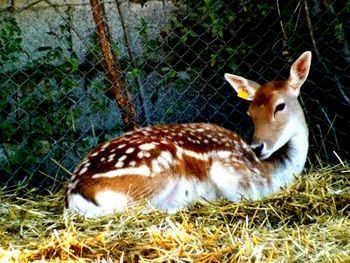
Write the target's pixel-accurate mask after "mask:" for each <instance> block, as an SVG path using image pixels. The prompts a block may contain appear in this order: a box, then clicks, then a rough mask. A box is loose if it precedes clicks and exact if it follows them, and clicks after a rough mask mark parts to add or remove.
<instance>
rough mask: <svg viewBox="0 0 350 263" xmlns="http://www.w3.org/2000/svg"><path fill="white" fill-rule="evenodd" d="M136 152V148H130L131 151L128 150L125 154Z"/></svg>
mask: <svg viewBox="0 0 350 263" xmlns="http://www.w3.org/2000/svg"><path fill="white" fill-rule="evenodd" d="M134 151H135V148H133V147H130V148H129V149H127V150H126V151H125V153H132V152H134Z"/></svg>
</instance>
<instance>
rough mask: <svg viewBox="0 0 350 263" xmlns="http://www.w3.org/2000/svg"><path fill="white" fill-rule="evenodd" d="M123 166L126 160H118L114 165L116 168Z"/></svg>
mask: <svg viewBox="0 0 350 263" xmlns="http://www.w3.org/2000/svg"><path fill="white" fill-rule="evenodd" d="M123 166H124V162H123V161H118V162H117V163H116V164H115V165H114V167H115V168H122V167H123Z"/></svg>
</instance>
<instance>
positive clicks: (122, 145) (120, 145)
mask: <svg viewBox="0 0 350 263" xmlns="http://www.w3.org/2000/svg"><path fill="white" fill-rule="evenodd" d="M125 146H126V143H123V144H119V145H118V146H117V148H118V149H121V148H124V147H125Z"/></svg>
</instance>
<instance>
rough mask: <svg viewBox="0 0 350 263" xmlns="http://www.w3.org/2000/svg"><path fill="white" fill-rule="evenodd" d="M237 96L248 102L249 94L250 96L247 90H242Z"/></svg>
mask: <svg viewBox="0 0 350 263" xmlns="http://www.w3.org/2000/svg"><path fill="white" fill-rule="evenodd" d="M237 96H238V97H240V98H242V99H245V100H246V99H247V98H248V96H249V94H248V91H247V90H246V89H240V90H239V91H238V93H237Z"/></svg>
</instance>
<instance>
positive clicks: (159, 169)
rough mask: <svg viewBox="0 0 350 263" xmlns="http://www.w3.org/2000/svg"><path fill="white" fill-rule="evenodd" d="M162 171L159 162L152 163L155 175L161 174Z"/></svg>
mask: <svg viewBox="0 0 350 263" xmlns="http://www.w3.org/2000/svg"><path fill="white" fill-rule="evenodd" d="M161 171H162V169H161V167H160V166H159V163H158V161H157V160H153V161H152V172H153V173H160V172H161Z"/></svg>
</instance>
